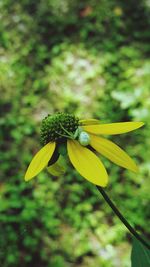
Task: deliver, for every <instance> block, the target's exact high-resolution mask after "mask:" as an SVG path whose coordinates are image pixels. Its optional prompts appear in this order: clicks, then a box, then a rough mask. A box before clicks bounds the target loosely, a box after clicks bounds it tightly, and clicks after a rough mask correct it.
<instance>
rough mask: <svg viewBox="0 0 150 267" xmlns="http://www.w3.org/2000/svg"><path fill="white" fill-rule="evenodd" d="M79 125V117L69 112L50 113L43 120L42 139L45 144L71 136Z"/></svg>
mask: <svg viewBox="0 0 150 267" xmlns="http://www.w3.org/2000/svg"><path fill="white" fill-rule="evenodd" d="M78 126H79V119H78V118H76V117H75V116H74V115H71V114H68V113H56V114H54V115H48V116H47V117H45V118H44V119H43V121H42V126H41V141H42V144H43V145H46V144H47V143H49V142H54V141H65V139H66V138H69V137H70V138H71V136H73V135H74V133H75V131H76V130H77V128H78Z"/></svg>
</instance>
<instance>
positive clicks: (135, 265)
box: [131, 238, 150, 267]
mask: <svg viewBox="0 0 150 267" xmlns="http://www.w3.org/2000/svg"><path fill="white" fill-rule="evenodd" d="M131 262H132V267H149V266H150V250H149V249H147V248H146V247H145V246H144V245H143V244H142V243H141V242H139V241H138V240H137V239H136V238H134V239H133V247H132V252H131Z"/></svg>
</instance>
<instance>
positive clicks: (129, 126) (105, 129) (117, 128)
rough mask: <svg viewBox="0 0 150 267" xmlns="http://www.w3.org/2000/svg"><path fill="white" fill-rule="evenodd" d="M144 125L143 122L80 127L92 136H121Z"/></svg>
mask: <svg viewBox="0 0 150 267" xmlns="http://www.w3.org/2000/svg"><path fill="white" fill-rule="evenodd" d="M143 125H144V123H143V122H117V123H109V124H99V125H89V126H82V128H83V129H84V130H85V131H87V132H89V133H93V134H123V133H127V132H130V131H133V130H136V129H138V128H140V127H142V126H143Z"/></svg>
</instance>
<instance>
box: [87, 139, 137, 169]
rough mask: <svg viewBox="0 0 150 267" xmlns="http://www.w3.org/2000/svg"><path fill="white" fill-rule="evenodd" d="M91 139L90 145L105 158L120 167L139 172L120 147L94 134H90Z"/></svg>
mask: <svg viewBox="0 0 150 267" xmlns="http://www.w3.org/2000/svg"><path fill="white" fill-rule="evenodd" d="M90 138H91V141H90V145H91V146H92V147H93V148H94V149H95V150H96V151H98V152H99V153H101V154H102V155H103V156H105V157H106V158H108V159H109V160H111V161H112V162H114V163H116V164H117V165H119V166H122V167H124V168H126V169H129V170H131V171H134V172H137V171H138V168H137V166H136V164H135V163H134V161H133V160H132V159H131V158H130V157H129V156H128V154H127V153H126V152H125V151H123V150H122V149H121V148H120V147H119V146H117V145H116V144H114V143H113V142H111V141H109V140H107V139H105V138H101V137H99V136H96V135H93V134H90Z"/></svg>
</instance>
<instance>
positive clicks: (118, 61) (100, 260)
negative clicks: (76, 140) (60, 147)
mask: <svg viewBox="0 0 150 267" xmlns="http://www.w3.org/2000/svg"><path fill="white" fill-rule="evenodd" d="M0 10H1V12H0V16H1V24H0V42H1V47H0V111H1V118H0V143H1V149H0V158H1V166H0V179H1V180H0V266H3V267H20V266H21V267H30V266H32V267H78V266H80V267H97V266H101V267H130V252H131V247H130V242H131V236H130V235H129V233H128V232H127V230H126V229H125V228H124V226H123V225H122V224H121V222H120V221H119V220H118V219H117V218H116V217H115V215H114V214H113V212H112V211H111V210H110V208H109V207H108V206H107V204H106V203H105V202H104V200H103V199H102V197H101V196H100V195H99V193H98V191H97V190H96V187H95V186H94V185H92V184H90V183H89V182H87V181H86V180H85V179H84V178H82V177H81V176H79V175H78V174H77V173H76V171H75V170H73V168H72V166H71V165H68V166H67V173H66V174H65V175H64V176H62V177H51V176H50V175H49V174H48V173H47V172H46V170H45V171H43V172H42V173H40V174H39V175H38V177H36V178H35V179H33V180H32V181H31V182H29V183H26V182H25V181H24V173H25V171H26V168H27V166H28V164H29V162H30V161H31V159H32V157H33V155H34V154H35V153H36V152H37V151H38V150H39V149H40V147H41V145H40V138H39V137H40V135H39V132H40V124H41V120H42V119H43V118H44V117H45V116H46V115H47V114H48V113H54V112H56V111H65V112H70V113H71V112H72V113H74V114H75V115H76V116H79V117H80V118H91V117H93V118H98V119H100V120H101V121H102V122H103V123H105V122H118V121H144V122H145V126H144V127H143V128H141V129H139V130H137V131H135V132H132V133H128V134H124V135H120V136H119V135H117V136H113V137H111V136H110V137H109V138H110V139H111V140H113V141H115V142H116V143H117V144H119V145H120V146H121V147H122V148H124V149H125V150H126V151H127V152H128V154H130V156H131V157H133V158H134V159H135V161H136V163H137V164H138V166H139V173H138V174H134V173H131V172H129V171H127V170H124V169H123V168H120V167H117V166H115V165H114V164H112V163H111V162H109V161H108V160H106V159H104V158H103V157H101V159H102V161H103V162H104V164H105V166H106V168H107V170H108V173H109V180H110V182H109V185H108V187H107V189H106V191H107V193H108V194H109V196H110V197H111V198H112V199H113V200H114V202H115V203H116V204H117V207H118V208H119V209H120V210H121V211H122V213H123V214H124V215H125V217H126V218H127V219H128V220H129V221H130V222H131V224H132V225H133V226H134V227H135V228H136V229H137V230H139V232H140V233H142V234H143V235H145V236H146V237H147V238H148V237H149V236H150V232H149V229H150V221H149V214H150V208H149V207H150V205H149V204H150V202H149V201H150V194H149V185H150V182H149V176H150V161H149V159H150V138H149V133H150V127H149V121H150V111H149V110H150V78H149V72H150V60H149V52H150V50H149V41H150V36H149V26H150V21H149V18H150V3H149V1H148V0H147V1H146V0H145V1H141V0H140V1H139V0H136V1H135V0H130V1H121V0H118V1H117V0H112V1H110V0H100V1H98V0H97V1H96V0H89V1H83V0H82V1H79V0H76V1H73V0H72V1H71V0H55V1H54V0H44V1H42V0H40V1H34V0H22V1H10V0H2V1H0Z"/></svg>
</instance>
